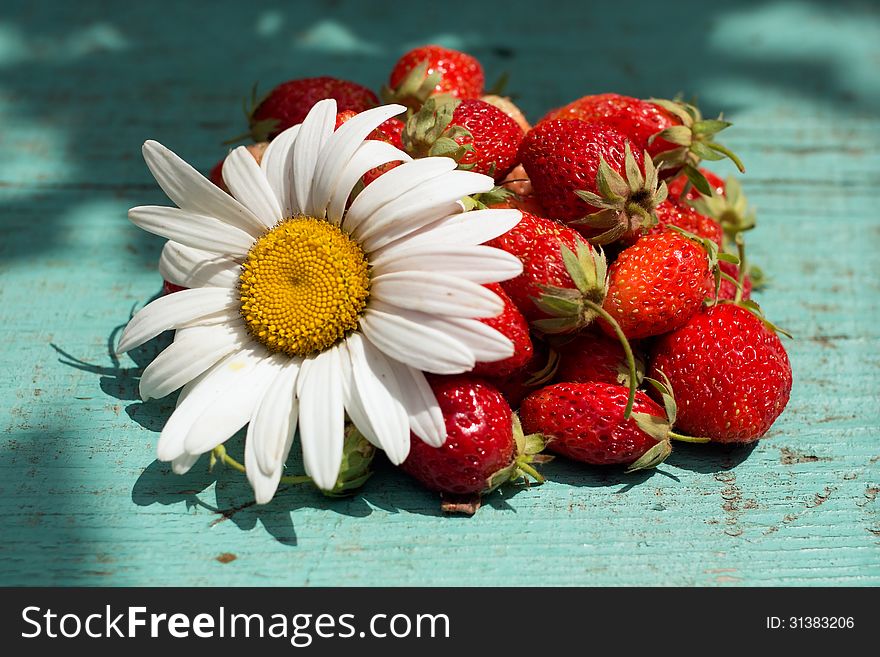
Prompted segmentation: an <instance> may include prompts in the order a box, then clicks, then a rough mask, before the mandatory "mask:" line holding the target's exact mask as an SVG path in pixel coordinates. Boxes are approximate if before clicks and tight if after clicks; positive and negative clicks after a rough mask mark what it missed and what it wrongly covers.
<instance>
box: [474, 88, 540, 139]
mask: <svg viewBox="0 0 880 657" xmlns="http://www.w3.org/2000/svg"><path fill="white" fill-rule="evenodd" d="M480 100H483V101H486V102H487V103H489V104H490V105H494V106H495V107H497V108H498V109H500V110H501V111H502V112H504V113H505V114H507V116H509V117H510V118H512V119H513V120H514V121H516V124H517V125H518V126H519V127H520V128H522V130H523V133H526V132H528V131H529V130H531V129H532V126H531V124H530V123H529V121H528V119H527V118H526V115H525V114H523V113H522V110H521V109H520V108H519V107H517V106H516V105H515V104H514V102H513V101H512V100H510V98H508V97H507V96H496V95H495V94H489V95H486V96H482V97H481V98H480Z"/></svg>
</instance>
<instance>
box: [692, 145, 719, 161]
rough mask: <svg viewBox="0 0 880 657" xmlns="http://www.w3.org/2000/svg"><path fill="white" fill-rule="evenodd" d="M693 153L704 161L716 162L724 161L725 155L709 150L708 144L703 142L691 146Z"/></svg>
mask: <svg viewBox="0 0 880 657" xmlns="http://www.w3.org/2000/svg"><path fill="white" fill-rule="evenodd" d="M691 153H693V154H694V155H696V156H697V157H699V158H700V159H703V160H712V161H714V160H723V159H724V155H723V154H721V153H719V152H717V151H715V150H713V149H711V148H709V146H708V144H706V143H704V142H701V141H695V142H694V143H693V144H691Z"/></svg>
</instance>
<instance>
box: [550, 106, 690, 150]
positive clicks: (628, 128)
mask: <svg viewBox="0 0 880 657" xmlns="http://www.w3.org/2000/svg"><path fill="white" fill-rule="evenodd" d="M559 119H578V120H580V121H583V122H585V123H604V124H606V125H610V126H611V127H612V128H615V129H616V130H618V131H619V132H621V133H622V134H624V135H626V136H627V137H628V138H629V139H630V140H631V141H632V143H633V145H634V146H635V147H636V148H637V149H638V150H639V152H641V151H644V150H647V151H648V152H649V153H650V154H651V157H653V156H655V155H657V154H658V153H662V152H663V151H666V150H669V149H671V148H675V147H676V145H675V144H670V143H669V142H667V141H666V140H664V139H655V140H654V141H653V142H652V143H650V144H649V143H648V140H649V139H650V138H651V137H652V136H653V135H656V134H657V133H659V132H661V131H663V130H666V129H667V128H671V127H672V126H675V125H681V119H679V118H678V117H677V116H675V114H673V113H672V112H669V111H668V110H665V109H663V108H662V107H660V106H659V105H655V104H654V103H651V102H649V101H646V100H639V99H638V98H631V97H629V96H620V95H618V94H596V95H592V96H584V97H583V98H578V99H577V100H575V101H572V102H570V103H569V104H568V105H564V106H563V107H560V108H559V109H555V110H553V111H551V112H549V113H548V114H547V115H546V116H545V117H544V118H543V119H541V121H553V120H559Z"/></svg>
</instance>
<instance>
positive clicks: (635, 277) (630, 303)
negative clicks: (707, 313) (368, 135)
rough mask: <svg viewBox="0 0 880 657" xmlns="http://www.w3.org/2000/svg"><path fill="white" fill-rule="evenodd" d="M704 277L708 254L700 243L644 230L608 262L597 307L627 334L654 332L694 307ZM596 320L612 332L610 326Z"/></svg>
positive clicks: (700, 298) (678, 323)
mask: <svg viewBox="0 0 880 657" xmlns="http://www.w3.org/2000/svg"><path fill="white" fill-rule="evenodd" d="M709 277H710V258H709V254H707V252H706V250H705V248H703V247H701V246H700V244H698V243H696V242H694V241H693V240H691V239H689V238H687V237H685V236H684V235H681V234H680V233H677V232H675V231H672V230H667V231H663V232H660V233H657V234H655V235H646V236H645V237H642V238H641V239H639V240H638V241H637V242H636V243H635V244H634V245H633V246H631V247H629V248H627V249H624V250H623V251H622V252H621V253H620V255H619V256H618V257H617V260H615V261H614V263H613V264H612V265H611V268H610V269H609V271H608V294H607V296H606V297H605V302H604V305H603V308H604V309H605V311H606V312H607V313H608V314H609V315H611V316H612V317H614V319H616V320H617V323H618V324H619V325H620V328H621V329H622V330H623V332H624V333H625V334H626V337H627V338H629V339H635V338H645V337H648V336H651V335H660V334H661V333H666V332H667V331H672V330H674V329H676V328H678V327H680V326H683V325H684V324H685V323H686V322H687V321H688V320H689V319H690V318H691V317H692V316H693V315H694V313H696V312H697V311H698V310H699V309H700V306H701V305H702V303H703V298H704V295H705V292H706V289H707V285H708V281H709ZM601 325H602V328H603V330H604V331H605V332H606V333H608V334H609V335H610V334H612V331H613V327H612V326H610V325H608V324H607V323H605V322H604V321H603V322H601Z"/></svg>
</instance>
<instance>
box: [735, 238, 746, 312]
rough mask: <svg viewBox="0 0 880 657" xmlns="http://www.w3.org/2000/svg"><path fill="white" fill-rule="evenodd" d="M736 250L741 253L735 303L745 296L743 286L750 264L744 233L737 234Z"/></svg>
mask: <svg viewBox="0 0 880 657" xmlns="http://www.w3.org/2000/svg"><path fill="white" fill-rule="evenodd" d="M735 241H736V250H737V253H738V255H739V276H737V279H738V280H737V283H738V285H737V286H736V296H735V297H734V303H739V302H740V301H742V297H743V289H744V288H743V286H744V285H745V280H746V271H747V270H748V265H747V264H746V243H745V240H744V239H743V237H742V233H737V234H736V238H735Z"/></svg>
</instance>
